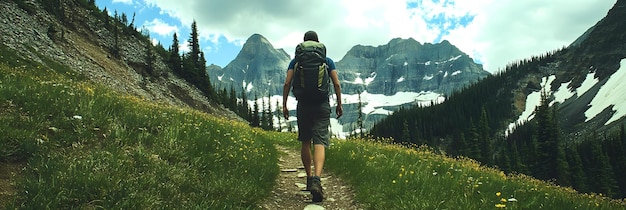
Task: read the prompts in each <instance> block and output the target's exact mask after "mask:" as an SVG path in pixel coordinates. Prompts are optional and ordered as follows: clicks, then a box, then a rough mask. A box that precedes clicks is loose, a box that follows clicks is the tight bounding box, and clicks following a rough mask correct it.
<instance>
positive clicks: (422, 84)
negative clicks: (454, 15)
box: [337, 39, 489, 95]
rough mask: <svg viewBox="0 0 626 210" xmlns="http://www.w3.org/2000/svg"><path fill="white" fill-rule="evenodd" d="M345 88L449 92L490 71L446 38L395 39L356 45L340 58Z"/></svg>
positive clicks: (353, 91) (388, 93)
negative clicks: (375, 44)
mask: <svg viewBox="0 0 626 210" xmlns="http://www.w3.org/2000/svg"><path fill="white" fill-rule="evenodd" d="M337 68H338V69H340V71H341V74H340V77H341V79H342V80H343V81H346V82H344V84H345V85H343V88H344V89H345V90H346V92H349V93H350V92H351V93H355V92H356V91H361V92H363V91H364V90H366V91H367V92H369V93H376V94H385V95H393V94H395V93H397V92H421V91H432V92H437V93H442V94H450V93H451V92H452V91H454V90H458V89H460V88H462V87H463V86H465V85H467V84H469V83H472V82H476V81H478V80H479V79H481V78H484V77H486V76H487V75H489V73H488V72H487V71H485V70H483V68H482V65H480V64H476V63H474V61H473V60H472V59H471V58H470V57H469V56H468V55H467V54H465V53H463V52H461V51H460V50H459V49H458V48H456V47H455V46H453V45H452V44H450V43H449V42H448V41H443V42H441V43H438V44H429V43H427V44H423V45H422V44H420V43H419V42H417V41H415V40H413V39H393V40H391V41H390V42H389V43H388V44H386V45H381V46H378V47H371V46H355V47H353V48H352V49H351V50H350V51H349V52H348V53H347V54H346V56H345V57H344V58H343V59H341V61H339V62H337Z"/></svg>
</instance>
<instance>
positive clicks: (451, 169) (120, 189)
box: [0, 48, 626, 209]
mask: <svg viewBox="0 0 626 210" xmlns="http://www.w3.org/2000/svg"><path fill="white" fill-rule="evenodd" d="M0 49H1V50H2V52H0V55H1V57H0V58H1V59H0V61H2V62H0V63H3V64H0V108H1V109H0V120H1V121H3V123H2V124H0V130H2V135H0V145H1V147H0V161H20V160H27V161H28V167H27V170H26V171H25V172H24V173H23V174H24V175H23V176H22V178H21V179H20V180H19V181H18V183H17V184H18V192H17V195H16V196H15V198H14V200H13V201H12V202H11V203H9V204H8V206H6V207H8V208H26V209H44V208H52V209H61V208H98V207H103V208H107V209H109V208H121V209H137V208H140V209H146V208H148V209H162V208H168V209H169V208H176V209H190V208H199V209H224V208H228V209H233V208H234V209H237V208H239V209H248V208H255V207H256V206H257V205H256V204H257V203H258V202H259V201H260V200H261V199H263V198H264V196H266V195H267V193H268V192H269V191H270V189H271V188H272V187H273V186H272V184H273V183H274V179H275V178H276V176H277V174H278V165H277V152H276V150H275V149H274V147H273V146H272V144H274V143H279V144H286V145H290V146H293V147H296V146H297V143H294V141H293V138H294V135H293V134H285V133H276V132H265V131H260V130H256V129H251V128H249V127H248V126H247V125H246V124H244V123H241V122H233V121H227V120H223V119H219V118H215V117H212V116H209V115H207V114H204V113H201V112H197V111H194V110H190V109H181V108H178V107H171V106H164V105H159V104H154V103H148V102H145V101H143V100H141V99H139V98H135V97H132V96H128V95H124V94H120V93H117V92H113V91H110V90H108V89H107V88H105V87H101V86H98V85H94V84H92V83H89V82H87V81H84V80H83V79H81V77H80V75H76V74H74V73H73V71H70V70H69V68H67V67H64V66H61V65H56V64H54V62H53V61H47V62H48V66H53V68H52V69H50V68H44V67H41V66H40V65H38V64H35V63H31V62H29V61H24V60H20V59H19V58H17V57H11V55H14V54H15V53H14V52H10V51H8V50H6V48H0ZM327 169H328V170H332V171H334V172H336V173H337V174H340V175H341V176H343V177H344V179H346V180H349V182H350V184H352V185H353V186H354V187H355V189H356V190H357V199H358V200H359V201H360V202H361V203H363V204H365V205H367V206H369V207H371V208H372V209H491V208H502V207H506V208H507V209H539V208H546V209H624V208H626V206H625V205H624V202H623V201H616V200H610V199H606V198H604V197H602V196H599V195H583V194H578V193H576V192H574V191H573V190H571V189H566V188H560V187H557V186H553V185H551V184H549V183H545V182H541V181H538V180H535V179H532V178H529V177H525V176H519V175H518V176H506V175H504V174H503V173H502V172H500V171H497V170H494V169H490V168H484V167H480V166H479V164H477V163H476V162H474V161H472V160H467V159H451V158H447V157H444V156H441V155H437V154H434V153H433V152H431V151H429V150H428V149H427V148H413V149H408V148H404V147H401V146H396V145H390V144H384V143H374V142H372V141H368V140H354V141H353V140H350V141H334V145H333V146H332V147H331V148H330V149H328V153H327ZM511 198H514V199H515V200H517V201H513V200H511V201H509V199H511Z"/></svg>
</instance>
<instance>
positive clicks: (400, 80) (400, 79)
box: [396, 77, 404, 82]
mask: <svg viewBox="0 0 626 210" xmlns="http://www.w3.org/2000/svg"><path fill="white" fill-rule="evenodd" d="M403 81H404V77H400V78H399V79H398V81H396V82H403Z"/></svg>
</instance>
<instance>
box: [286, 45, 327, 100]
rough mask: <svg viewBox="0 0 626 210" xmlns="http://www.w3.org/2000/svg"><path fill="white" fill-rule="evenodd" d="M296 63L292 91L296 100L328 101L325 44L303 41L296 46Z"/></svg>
mask: <svg viewBox="0 0 626 210" xmlns="http://www.w3.org/2000/svg"><path fill="white" fill-rule="evenodd" d="M295 60H296V64H295V66H294V77H293V82H292V92H293V95H294V96H295V97H296V100H298V101H301V102H307V103H318V102H324V101H328V94H329V92H330V85H329V83H330V79H329V75H328V64H327V63H326V46H324V44H322V43H319V42H316V41H305V42H302V43H300V44H298V46H297V47H296V59H295Z"/></svg>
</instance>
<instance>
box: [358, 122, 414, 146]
mask: <svg viewBox="0 0 626 210" xmlns="http://www.w3.org/2000/svg"><path fill="white" fill-rule="evenodd" d="M361 138H363V135H361ZM409 139H411V135H410V134H409V123H408V122H407V121H406V120H405V121H404V122H403V123H402V139H401V140H402V141H403V142H409V141H408V140H409Z"/></svg>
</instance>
